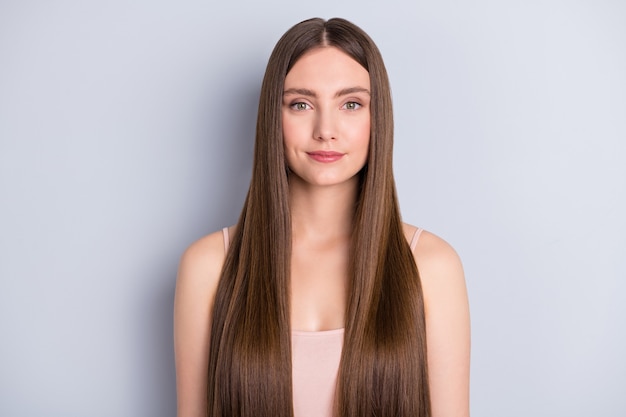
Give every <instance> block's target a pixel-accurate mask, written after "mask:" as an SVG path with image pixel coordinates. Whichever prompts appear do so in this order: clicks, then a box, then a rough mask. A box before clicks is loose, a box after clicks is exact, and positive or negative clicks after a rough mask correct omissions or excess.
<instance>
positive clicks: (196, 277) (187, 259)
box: [175, 230, 226, 308]
mask: <svg viewBox="0 0 626 417" xmlns="http://www.w3.org/2000/svg"><path fill="white" fill-rule="evenodd" d="M225 259H226V248H225V244H224V234H223V231H221V230H220V231H217V232H214V233H211V234H209V235H206V236H204V237H202V238H201V239H198V240H197V241H195V242H194V243H192V244H191V245H189V247H188V248H187V249H186V250H185V252H184V253H183V254H182V256H181V259H180V263H179V266H178V277H177V279H176V299H175V302H176V303H177V304H179V306H178V307H182V308H185V306H190V305H193V304H195V303H200V304H202V305H207V304H210V303H209V302H207V301H208V300H212V299H213V296H214V295H215V291H216V289H217V284H218V282H219V278H220V275H221V272H222V267H223V265H224V260H225Z"/></svg>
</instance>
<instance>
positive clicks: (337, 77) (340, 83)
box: [285, 46, 370, 90]
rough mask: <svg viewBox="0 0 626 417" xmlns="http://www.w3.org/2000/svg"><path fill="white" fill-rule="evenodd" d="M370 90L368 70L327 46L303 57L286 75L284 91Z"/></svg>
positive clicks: (334, 48)
mask: <svg viewBox="0 0 626 417" xmlns="http://www.w3.org/2000/svg"><path fill="white" fill-rule="evenodd" d="M356 86H358V87H363V88H367V89H368V90H369V88H370V77H369V73H368V72H367V70H366V69H365V68H363V67H362V66H361V64H359V63H358V62H357V61H355V60H354V59H353V58H352V57H351V56H350V55H348V54H346V53H345V52H343V51H342V50H340V49H338V48H336V47H333V46H325V47H319V48H315V49H312V50H310V51H308V52H306V53H305V54H304V55H302V56H301V57H300V58H299V59H298V60H297V61H296V63H295V64H294V66H293V67H292V68H291V70H289V72H288V73H287V77H286V78H285V88H286V89H287V88H314V89H316V90H325V89H329V90H334V89H339V88H345V87H356Z"/></svg>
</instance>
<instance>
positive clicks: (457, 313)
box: [405, 225, 470, 417]
mask: <svg viewBox="0 0 626 417" xmlns="http://www.w3.org/2000/svg"><path fill="white" fill-rule="evenodd" d="M414 230H415V228H414V227H413V226H410V225H405V234H408V235H409V236H412V235H413V232H414ZM413 256H414V257H415V262H416V264H417V269H418V271H419V275H420V281H421V284H422V293H423V294H424V303H425V313H426V340H427V345H428V347H427V350H428V373H429V383H430V393H431V405H432V415H433V416H438V417H448V416H455V417H458V416H463V417H466V416H469V367H470V321H469V303H468V299H467V290H466V287H465V277H464V273H463V266H462V264H461V260H460V259H459V256H458V255H457V253H456V251H455V250H454V249H453V248H452V246H450V244H448V243H447V242H446V241H445V240H443V239H442V238H440V237H438V236H436V235H434V234H432V233H430V232H427V231H422V232H421V234H420V236H419V240H418V241H417V244H416V246H415V248H414V250H413Z"/></svg>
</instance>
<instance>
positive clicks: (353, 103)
mask: <svg viewBox="0 0 626 417" xmlns="http://www.w3.org/2000/svg"><path fill="white" fill-rule="evenodd" d="M343 107H344V108H345V109H346V110H356V109H358V108H360V107H361V105H360V104H359V103H357V102H356V101H349V102H347V103H346V104H344V105H343Z"/></svg>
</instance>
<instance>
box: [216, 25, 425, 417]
mask: <svg viewBox="0 0 626 417" xmlns="http://www.w3.org/2000/svg"><path fill="white" fill-rule="evenodd" d="M323 46H332V47H336V48H338V49H340V50H342V51H343V52H345V53H347V54H348V55H349V56H351V57H352V58H353V59H354V60H356V61H357V62H358V63H359V64H361V65H362V66H363V67H364V68H365V69H366V70H367V71H368V72H369V76H370V84H371V124H370V126H371V131H370V142H369V155H368V160H367V162H366V165H365V167H364V168H363V169H362V171H361V172H360V173H359V175H360V185H359V193H358V197H357V204H356V209H355V216H354V226H353V233H352V237H351V246H350V247H351V249H350V261H349V265H350V267H349V284H348V290H349V291H348V294H349V295H348V299H347V303H346V323H345V333H344V344H343V350H342V354H341V362H340V367H339V374H338V381H337V391H336V398H335V414H336V416H337V417H365V416H377V417H378V416H380V417H386V416H389V417H391V416H393V417H398V416H406V417H408V416H411V417H415V416H418V417H427V416H430V396H429V389H428V372H427V365H426V329H425V319H424V304H423V297H422V290H421V286H420V280H419V275H418V271H417V267H416V265H415V261H414V259H413V255H412V253H411V250H410V248H409V246H408V244H407V242H406V239H405V236H404V233H403V229H402V222H401V219H400V213H399V209H398V202H397V197H396V191H395V183H394V179H393V172H392V150H393V149H392V148H393V115H392V106H391V93H390V87H389V80H388V77H387V72H386V70H385V66H384V63H383V60H382V57H381V55H380V52H379V51H378V49H377V47H376V45H375V44H374V42H373V41H372V40H371V39H370V38H369V36H368V35H367V34H366V33H365V32H363V31H362V30H361V29H360V28H358V27H357V26H355V25H354V24H352V23H350V22H348V21H346V20H343V19H337V18H335V19H330V20H328V21H324V20H322V19H310V20H306V21H304V22H301V23H299V24H297V25H295V26H294V27H292V28H291V29H290V30H289V31H287V32H286V33H285V34H284V35H283V37H282V38H281V39H280V40H279V41H278V43H277V44H276V47H275V48H274V51H273V52H272V54H271V56H270V59H269V62H268V65H267V69H266V72H265V77H264V79H263V84H262V87H261V95H260V102H259V113H258V119H257V127H256V144H255V150H254V162H253V168H252V180H251V184H250V189H249V191H248V195H247V197H246V201H245V204H244V208H243V211H242V213H241V216H240V218H239V222H238V227H237V229H236V233H235V234H234V236H233V239H232V244H231V246H230V248H229V251H228V254H227V256H226V261H225V264H224V267H223V270H222V276H221V279H220V282H219V284H218V288H217V293H216V296H215V301H214V308H213V316H212V325H211V335H210V337H211V343H210V349H209V366H208V389H207V411H208V415H209V416H211V417H218V416H219V417H221V416H247V417H253V416H254V417H257V416H270V417H283V416H292V415H293V404H292V402H293V399H292V368H291V334H290V320H289V317H290V314H289V308H290V306H289V286H290V257H291V216H290V211H289V201H288V196H289V188H288V181H287V177H288V169H287V166H286V162H285V157H284V150H283V133H282V116H281V105H282V96H283V89H284V81H285V77H286V75H287V73H288V72H289V70H290V69H291V68H292V67H293V65H294V64H295V62H296V61H297V60H298V59H299V58H300V57H301V56H302V55H303V54H304V53H306V52H307V51H309V50H311V49H314V48H318V47H323Z"/></svg>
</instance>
